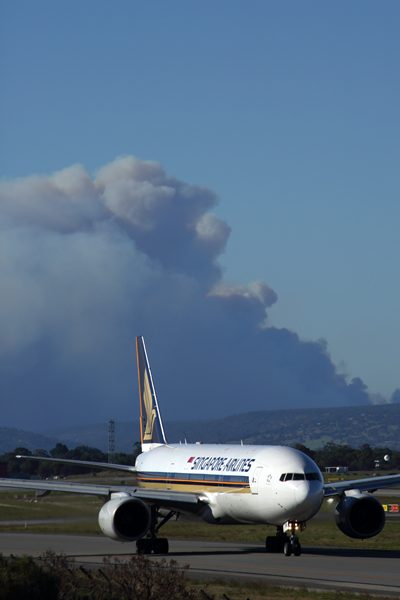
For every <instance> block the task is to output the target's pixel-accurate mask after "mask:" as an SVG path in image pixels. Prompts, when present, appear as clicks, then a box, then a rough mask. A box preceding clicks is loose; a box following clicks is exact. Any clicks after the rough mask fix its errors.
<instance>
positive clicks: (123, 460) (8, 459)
mask: <svg viewBox="0 0 400 600" xmlns="http://www.w3.org/2000/svg"><path fill="white" fill-rule="evenodd" d="M139 453H140V444H139V442H136V443H135V444H134V452H133V453H132V454H128V453H125V452H117V453H115V454H114V460H113V462H114V463H116V464H119V465H134V464H135V460H136V456H137V455H138V454H139ZM18 454H20V455H23V456H42V457H44V458H50V457H51V458H68V459H72V460H85V461H93V462H103V463H107V462H108V454H106V453H105V452H102V451H101V450H99V449H98V448H92V447H91V446H77V447H76V448H74V449H73V450H69V449H68V447H67V446H66V445H65V444H61V443H60V442H59V443H58V444H56V445H55V447H54V448H53V449H52V450H50V452H48V451H47V450H43V449H38V450H34V451H33V452H31V451H30V450H28V449H27V448H24V447H18V448H15V450H14V451H13V452H6V453H5V454H2V455H0V463H6V464H7V471H8V475H9V476H11V477H15V476H16V477H18V476H19V477H23V476H25V475H27V476H29V477H32V476H33V477H40V478H41V479H46V478H49V477H66V476H67V475H77V474H85V473H91V472H93V473H95V472H96V471H97V472H98V469H96V470H93V469H91V468H90V467H80V466H78V465H63V464H60V463H51V462H47V461H37V460H29V458H27V459H21V458H15V456H16V455H18Z"/></svg>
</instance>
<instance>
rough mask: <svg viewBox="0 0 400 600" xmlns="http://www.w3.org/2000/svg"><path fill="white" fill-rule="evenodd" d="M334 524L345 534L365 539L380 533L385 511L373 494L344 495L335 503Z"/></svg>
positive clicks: (383, 523)
mask: <svg viewBox="0 0 400 600" xmlns="http://www.w3.org/2000/svg"><path fill="white" fill-rule="evenodd" d="M334 516H335V521H336V525H337V526H338V527H339V529H340V531H341V532H342V533H344V534H345V535H347V536H349V537H351V538H356V539H362V540H363V539H367V538H371V537H373V536H374V535H377V534H378V533H380V532H381V531H382V529H383V526H384V525H385V511H384V510H383V507H382V504H381V503H380V502H379V500H377V499H376V498H374V497H373V496H367V495H366V494H361V493H359V494H357V495H353V496H345V497H344V498H342V500H340V502H339V503H338V504H337V505H336V508H335V512H334Z"/></svg>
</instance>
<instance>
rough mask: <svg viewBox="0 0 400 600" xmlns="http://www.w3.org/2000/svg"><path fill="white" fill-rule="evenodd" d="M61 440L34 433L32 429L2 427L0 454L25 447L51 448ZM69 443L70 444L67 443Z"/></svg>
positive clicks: (31, 448)
mask: <svg viewBox="0 0 400 600" xmlns="http://www.w3.org/2000/svg"><path fill="white" fill-rule="evenodd" d="M59 441H60V440H58V439H56V438H54V437H50V436H46V435H43V434H41V433H33V432H32V431H22V430H21V429H14V428H12V427H0V454H4V453H5V452H11V451H12V450H15V448H18V447H19V446H20V447H24V448H28V450H31V451H32V450H38V449H39V448H41V449H42V450H51V449H52V448H54V446H55V445H56V444H57V442H59ZM67 445H68V444H67Z"/></svg>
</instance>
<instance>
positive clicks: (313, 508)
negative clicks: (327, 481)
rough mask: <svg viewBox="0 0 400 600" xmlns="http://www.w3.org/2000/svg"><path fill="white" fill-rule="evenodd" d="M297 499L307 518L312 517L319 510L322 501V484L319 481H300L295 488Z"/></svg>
mask: <svg viewBox="0 0 400 600" xmlns="http://www.w3.org/2000/svg"><path fill="white" fill-rule="evenodd" d="M294 496H295V500H296V503H297V506H298V508H299V509H301V512H302V513H304V515H307V516H305V517H304V518H305V519H311V517H313V516H314V515H315V514H316V513H317V512H318V510H319V508H320V506H321V502H322V497H323V491H322V486H321V484H320V483H319V482H317V481H310V482H309V481H300V482H299V484H298V485H297V486H296V489H295V493H294Z"/></svg>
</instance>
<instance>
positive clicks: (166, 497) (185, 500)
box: [0, 479, 208, 512]
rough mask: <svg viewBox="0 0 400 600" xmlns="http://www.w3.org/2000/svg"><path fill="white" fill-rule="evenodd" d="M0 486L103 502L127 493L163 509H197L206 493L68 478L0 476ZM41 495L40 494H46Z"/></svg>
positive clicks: (204, 501) (205, 501) (191, 510)
mask: <svg viewBox="0 0 400 600" xmlns="http://www.w3.org/2000/svg"><path fill="white" fill-rule="evenodd" d="M0 487H3V488H13V489H21V490H38V491H42V492H45V493H46V492H47V494H49V493H50V492H67V493H73V494H86V495H91V496H98V497H99V498H103V499H104V501H106V500H109V499H110V498H111V494H115V493H118V492H127V493H128V494H129V495H130V496H132V497H136V498H140V499H141V500H143V502H145V503H146V504H157V505H158V506H160V507H162V508H170V509H172V508H173V509H176V510H181V511H182V512H183V511H186V512H197V510H198V509H199V503H208V501H207V498H206V496H204V495H203V494H202V493H201V492H199V493H196V492H178V491H170V490H152V489H144V488H139V487H134V486H124V485H95V484H92V483H88V484H85V483H72V482H67V481H40V480H32V479H0ZM47 494H43V495H47Z"/></svg>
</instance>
